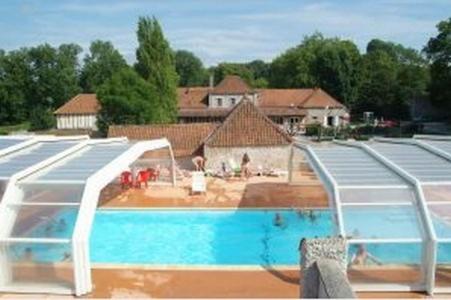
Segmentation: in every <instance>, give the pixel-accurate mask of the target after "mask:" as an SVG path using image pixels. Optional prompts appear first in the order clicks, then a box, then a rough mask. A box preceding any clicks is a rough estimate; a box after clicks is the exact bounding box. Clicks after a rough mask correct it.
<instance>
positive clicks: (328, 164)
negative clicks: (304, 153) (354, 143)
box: [313, 145, 406, 186]
mask: <svg viewBox="0 0 451 300" xmlns="http://www.w3.org/2000/svg"><path fill="white" fill-rule="evenodd" d="M313 150H314V152H315V154H316V156H317V157H318V159H319V160H320V161H321V163H322V164H323V165H324V166H325V168H326V169H327V171H328V172H329V173H330V174H331V175H332V177H333V178H334V180H335V181H336V182H337V184H338V186H351V185H354V186H359V185H364V186H371V185H376V186H377V185H379V186H380V185H382V186H392V185H396V186H403V185H406V183H405V182H404V181H403V180H402V178H400V177H399V176H398V175H397V174H396V173H394V172H393V171H391V170H390V169H388V168H387V167H385V166H384V165H383V164H381V163H380V162H379V161H377V160H376V159H374V158H373V157H372V156H370V155H369V154H367V153H366V152H365V151H364V150H362V149H359V148H356V147H347V146H336V145H331V146H329V147H321V148H320V147H316V148H313Z"/></svg>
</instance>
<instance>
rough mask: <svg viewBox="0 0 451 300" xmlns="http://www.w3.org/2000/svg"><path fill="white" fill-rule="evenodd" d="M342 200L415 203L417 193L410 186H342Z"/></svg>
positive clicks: (348, 201)
mask: <svg viewBox="0 0 451 300" xmlns="http://www.w3.org/2000/svg"><path fill="white" fill-rule="evenodd" d="M340 200H341V202H342V203H399V202H410V203H413V202H414V201H415V193H414V191H413V190H412V189H410V188H396V189H393V188H391V189H390V188H367V189H346V188H341V189H340Z"/></svg>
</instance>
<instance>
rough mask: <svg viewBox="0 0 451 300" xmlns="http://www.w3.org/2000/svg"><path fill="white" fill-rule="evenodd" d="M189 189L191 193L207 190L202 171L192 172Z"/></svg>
mask: <svg viewBox="0 0 451 300" xmlns="http://www.w3.org/2000/svg"><path fill="white" fill-rule="evenodd" d="M192 180H193V182H192V184H191V191H192V192H193V193H205V192H206V191H207V182H206V180H205V174H204V172H192Z"/></svg>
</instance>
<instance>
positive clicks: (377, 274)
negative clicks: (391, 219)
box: [348, 242, 424, 286]
mask: <svg viewBox="0 0 451 300" xmlns="http://www.w3.org/2000/svg"><path fill="white" fill-rule="evenodd" d="M422 257H423V246H422V243H397V242H393V243H364V244H362V243H359V244H350V245H349V247H348V263H349V264H348V278H349V280H350V281H351V283H353V284H388V285H389V284H402V285H410V286H414V285H421V284H424V275H423V271H422V267H421V264H422Z"/></svg>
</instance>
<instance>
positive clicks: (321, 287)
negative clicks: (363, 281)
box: [300, 237, 355, 298]
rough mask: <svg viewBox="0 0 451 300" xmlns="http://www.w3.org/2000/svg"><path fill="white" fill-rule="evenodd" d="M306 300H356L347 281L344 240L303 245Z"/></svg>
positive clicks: (307, 241) (327, 240) (318, 239)
mask: <svg viewBox="0 0 451 300" xmlns="http://www.w3.org/2000/svg"><path fill="white" fill-rule="evenodd" d="M300 250H301V269H302V273H303V276H301V278H302V279H301V286H302V293H301V296H302V297H303V298H353V297H354V296H355V295H354V293H353V292H352V289H351V286H350V284H349V281H348V279H347V275H346V269H347V251H346V240H345V239H344V238H339V237H337V238H316V239H306V240H303V241H302V243H301V249H300Z"/></svg>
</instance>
